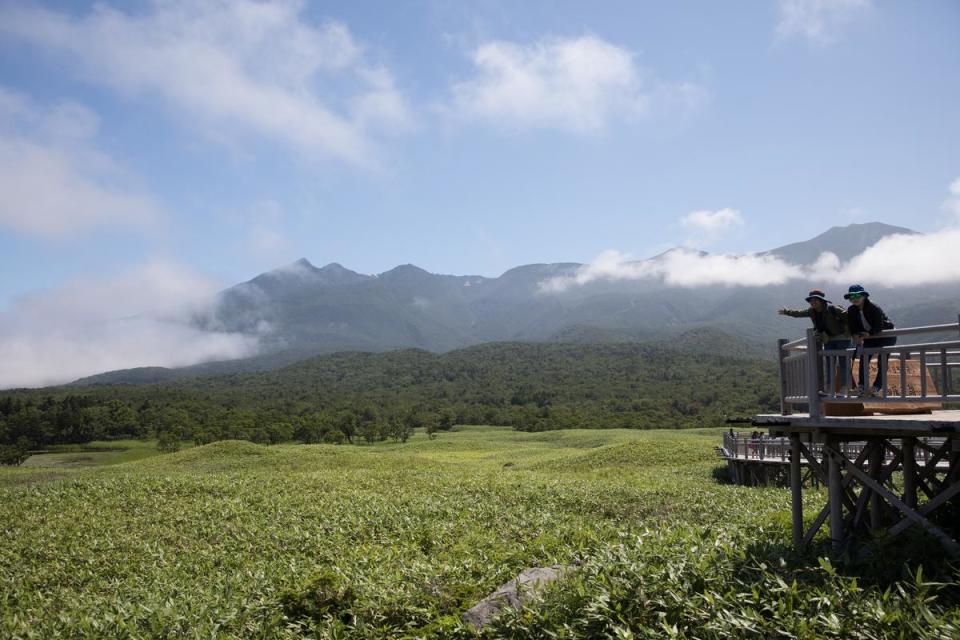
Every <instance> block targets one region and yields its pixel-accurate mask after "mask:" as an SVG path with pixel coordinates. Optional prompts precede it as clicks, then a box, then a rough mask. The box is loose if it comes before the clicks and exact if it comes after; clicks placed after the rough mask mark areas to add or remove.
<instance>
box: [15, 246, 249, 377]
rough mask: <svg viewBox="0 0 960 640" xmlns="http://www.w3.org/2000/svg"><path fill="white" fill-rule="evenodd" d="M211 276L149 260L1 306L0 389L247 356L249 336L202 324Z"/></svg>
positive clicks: (208, 307)
mask: <svg viewBox="0 0 960 640" xmlns="http://www.w3.org/2000/svg"><path fill="white" fill-rule="evenodd" d="M216 290H217V286H216V283H214V282H213V281H211V280H209V279H208V278H204V277H202V276H198V275H196V274H194V273H191V272H189V271H186V270H184V269H182V268H180V267H177V266H176V265H171V264H168V263H163V262H153V263H148V264H146V265H143V266H141V267H139V268H137V269H134V270H133V271H131V272H129V273H126V274H123V275H120V276H117V277H115V278H112V279H106V280H104V279H99V278H89V277H78V278H74V279H72V280H70V281H68V282H65V283H63V284H62V285H60V286H58V287H56V288H54V289H50V290H46V291H38V292H34V293H31V294H29V295H26V296H22V297H20V298H17V299H15V300H14V301H13V302H12V304H11V306H10V308H9V310H8V311H5V312H0V388H9V387H14V386H43V385H49V384H56V383H63V382H68V381H71V380H74V379H76V378H79V377H83V376H86V375H91V374H94V373H99V372H102V371H108V370H113V369H123V368H129V367H139V366H148V365H149V366H168V367H177V366H186V365H189V364H194V363H197V362H203V361H209V360H222V359H229V358H238V357H243V356H248V355H252V354H253V353H254V352H255V351H256V348H257V339H256V338H255V337H253V336H247V335H241V334H236V333H221V332H210V331H203V330H201V329H198V328H196V327H194V326H191V325H190V324H189V323H188V319H189V318H192V317H196V316H207V315H209V314H211V313H213V312H214V310H213V308H212V306H211V305H212V300H213V294H214V293H215V292H216Z"/></svg>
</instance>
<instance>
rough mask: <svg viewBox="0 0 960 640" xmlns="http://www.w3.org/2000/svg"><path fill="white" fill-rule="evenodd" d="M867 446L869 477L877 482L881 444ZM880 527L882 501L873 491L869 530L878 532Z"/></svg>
mask: <svg viewBox="0 0 960 640" xmlns="http://www.w3.org/2000/svg"><path fill="white" fill-rule="evenodd" d="M867 446H868V447H870V477H872V478H874V479H877V480H878V479H879V477H880V472H881V471H882V470H883V443H882V442H880V441H879V440H871V441H870V442H868V443H867ZM863 491H867V488H866V487H864V488H863ZM881 527H883V501H882V500H881V498H880V494H879V493H877V492H876V491H874V492H873V495H871V496H870V528H871V529H873V530H874V531H878V530H879V529H880V528H881Z"/></svg>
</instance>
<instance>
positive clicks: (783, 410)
mask: <svg viewBox="0 0 960 640" xmlns="http://www.w3.org/2000/svg"><path fill="white" fill-rule="evenodd" d="M785 344H787V340H786V339H785V338H780V339H779V340H777V362H778V363H779V365H780V367H779V369H780V415H782V416H788V415H790V413H791V411H790V404H789V403H788V402H787V366H786V363H785V362H784V361H783V359H784V357H786V354H785V353H784V350H783V345H785Z"/></svg>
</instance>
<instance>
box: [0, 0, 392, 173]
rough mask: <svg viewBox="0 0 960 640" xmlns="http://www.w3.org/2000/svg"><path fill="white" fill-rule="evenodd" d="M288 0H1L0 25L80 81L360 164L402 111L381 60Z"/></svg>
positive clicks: (203, 121)
mask: <svg viewBox="0 0 960 640" xmlns="http://www.w3.org/2000/svg"><path fill="white" fill-rule="evenodd" d="M303 7H304V3H303V2H301V1H295V0H267V1H265V2H256V1H253V0H168V1H160V0H156V1H154V2H152V3H150V4H149V5H148V9H147V10H146V11H145V12H141V13H124V12H123V11H120V10H117V9H113V8H111V7H108V6H105V5H101V4H97V5H95V6H94V8H93V9H92V10H91V11H90V12H89V13H86V14H83V15H79V16H74V15H71V14H68V13H60V12H57V11H52V10H47V9H43V8H36V7H24V6H18V5H4V7H3V8H0V33H2V34H5V35H6V36H10V37H17V38H19V39H21V40H23V41H26V42H28V43H31V44H34V45H37V46H39V47H41V48H44V49H46V50H48V51H51V52H54V53H56V54H59V55H62V56H64V57H65V58H67V59H68V61H69V63H70V64H72V65H75V67H76V68H77V69H78V70H79V72H80V73H81V74H82V76H83V77H84V78H85V79H86V80H87V81H89V82H92V83H96V84H102V85H106V86H108V87H111V88H113V89H116V90H118V91H120V92H121V93H123V94H125V95H133V96H138V97H142V98H144V99H147V100H149V99H152V98H160V99H161V100H162V101H163V102H164V103H165V104H166V105H167V106H168V107H169V108H171V109H172V110H173V111H174V113H176V114H177V115H178V116H179V117H180V119H181V120H182V121H184V122H185V123H187V124H189V125H191V126H199V127H200V128H201V129H202V130H204V131H205V132H207V133H208V134H209V135H210V136H211V137H212V138H224V139H232V138H235V137H236V135H237V134H241V133H251V134H254V135H257V136H260V137H262V138H265V139H269V140H272V141H274V142H278V143H280V144H282V145H284V146H287V147H290V148H293V149H296V150H298V151H300V152H302V153H303V154H305V155H307V156H309V157H313V156H315V155H317V154H329V155H332V156H334V157H337V158H340V159H342V160H345V161H347V162H349V163H352V164H355V165H368V164H372V163H373V162H374V160H375V155H376V144H375V142H374V140H373V138H372V136H373V132H374V131H380V132H383V131H396V130H398V129H402V128H404V127H406V126H407V125H408V124H409V123H410V120H411V116H410V112H409V109H408V107H407V105H406V102H405V100H404V98H403V96H402V95H401V94H400V92H399V91H397V89H396V88H395V87H394V83H393V79H392V77H391V76H390V74H389V72H388V71H387V70H386V69H384V68H383V67H380V66H377V65H376V64H372V63H370V62H368V61H367V59H366V56H365V52H364V50H363V48H362V47H361V46H360V45H359V44H357V42H355V40H354V38H353V36H352V35H351V34H350V31H349V30H348V29H347V28H346V27H345V26H344V25H342V24H340V23H337V22H328V23H326V24H322V25H314V24H311V23H309V22H308V21H306V20H305V19H304V18H303V17H302V16H301V13H302V11H303Z"/></svg>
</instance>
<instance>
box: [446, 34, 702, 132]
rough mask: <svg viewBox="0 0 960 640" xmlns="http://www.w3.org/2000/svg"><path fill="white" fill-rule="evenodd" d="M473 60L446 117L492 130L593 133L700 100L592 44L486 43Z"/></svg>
mask: <svg viewBox="0 0 960 640" xmlns="http://www.w3.org/2000/svg"><path fill="white" fill-rule="evenodd" d="M471 59H472V61H473V64H474V66H475V68H476V76H475V77H473V78H471V79H469V80H465V81H462V82H459V83H456V84H455V85H454V86H453V106H452V111H453V112H454V113H455V114H456V115H457V116H459V117H462V118H466V119H474V120H479V121H485V122H488V123H492V124H494V125H498V126H506V127H516V128H554V129H570V130H573V131H577V132H592V131H597V130H601V129H603V128H605V127H606V126H607V125H608V124H610V122H611V121H613V120H617V119H627V120H631V119H635V118H638V117H641V116H644V115H646V114H648V113H649V112H650V110H651V108H652V107H653V106H654V105H655V104H660V103H664V102H670V103H673V104H678V103H679V104H682V105H685V106H692V105H695V104H696V103H697V102H699V101H700V100H701V99H702V98H703V96H704V92H703V90H702V89H700V88H699V87H698V86H697V85H695V84H692V83H677V84H666V83H661V82H659V81H657V80H656V79H655V78H652V77H647V76H646V75H645V74H644V72H643V70H642V69H641V68H640V67H639V66H638V65H637V63H636V60H635V56H634V54H633V53H632V52H631V51H629V50H627V49H624V48H622V47H618V46H616V45H613V44H611V43H609V42H606V41H605V40H602V39H600V38H597V37H595V36H582V37H579V38H569V39H563V38H549V39H545V40H541V41H539V42H535V43H533V44H529V45H523V44H516V43H512V42H504V41H493V42H487V43H484V44H482V45H480V46H479V47H477V48H476V49H475V50H474V51H473V52H472V54H471Z"/></svg>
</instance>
